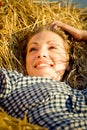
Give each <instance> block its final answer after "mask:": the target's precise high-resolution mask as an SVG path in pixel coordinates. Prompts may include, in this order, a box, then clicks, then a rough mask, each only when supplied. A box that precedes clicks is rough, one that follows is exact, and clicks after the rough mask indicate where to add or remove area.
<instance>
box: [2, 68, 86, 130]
mask: <svg viewBox="0 0 87 130" xmlns="http://www.w3.org/2000/svg"><path fill="white" fill-rule="evenodd" d="M0 106H1V107H2V108H3V109H4V110H5V111H6V112H7V113H8V114H9V115H11V116H13V117H17V118H21V119H22V118H23V117H24V115H26V116H27V119H28V121H29V122H30V123H33V124H36V125H40V126H43V127H46V128H48V130H87V89H85V90H81V91H80V90H76V89H72V88H71V87H70V86H69V85H68V84H66V83H64V82H59V81H55V80H52V79H48V78H41V77H30V76H23V75H22V74H19V73H17V72H16V71H13V72H12V71H6V70H5V69H0Z"/></svg>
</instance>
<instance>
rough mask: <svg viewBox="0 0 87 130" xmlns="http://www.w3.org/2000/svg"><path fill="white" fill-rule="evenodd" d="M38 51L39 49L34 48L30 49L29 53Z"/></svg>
mask: <svg viewBox="0 0 87 130" xmlns="http://www.w3.org/2000/svg"><path fill="white" fill-rule="evenodd" d="M36 50H37V48H35V47H32V48H30V49H29V52H33V51H36Z"/></svg>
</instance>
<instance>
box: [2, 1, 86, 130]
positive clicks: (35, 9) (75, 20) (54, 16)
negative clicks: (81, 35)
mask: <svg viewBox="0 0 87 130" xmlns="http://www.w3.org/2000/svg"><path fill="white" fill-rule="evenodd" d="M53 20H60V21H62V22H65V23H67V24H69V25H72V26H73V27H75V28H78V29H87V8H77V5H75V4H74V5H73V4H72V1H71V0H68V2H67V3H66V0H65V1H64V0H63V1H60V2H54V3H49V2H47V1H46V0H39V1H38V0H34V1H33V0H1V2H0V67H3V68H6V69H9V70H14V69H15V70H17V71H19V72H21V73H24V70H25V67H24V64H23V61H22V56H21V53H20V52H19V50H20V49H19V48H20V46H22V45H23V43H22V42H20V41H22V40H23V39H24V37H25V35H26V34H27V32H28V31H29V30H33V29H34V28H35V27H36V26H40V25H45V24H47V23H51V22H52V21H53ZM19 43H20V44H19ZM73 46H74V51H73V54H72V58H73V59H74V61H75V62H74V64H73V67H72V72H71V73H70V75H69V77H68V80H69V82H70V84H71V86H74V87H76V86H79V84H80V88H82V87H83V88H85V86H87V81H86V79H87V60H86V57H87V44H86V43H84V42H76V41H74V40H73ZM22 51H23V50H21V52H22ZM75 70H77V71H78V72H77V71H75ZM79 78H80V79H81V82H79ZM83 84H84V85H83ZM82 85H83V86H82ZM6 118H8V117H6ZM0 119H1V117H0ZM6 130H7V129H6ZM8 130H12V129H11V128H8ZM18 130H19V129H18ZM20 130H21V129H20ZM29 130H30V129H29ZM33 130H34V129H33ZM38 130H40V129H38Z"/></svg>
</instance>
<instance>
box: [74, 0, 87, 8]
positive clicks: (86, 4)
mask: <svg viewBox="0 0 87 130" xmlns="http://www.w3.org/2000/svg"><path fill="white" fill-rule="evenodd" d="M72 2H73V3H79V4H81V7H87V0H72Z"/></svg>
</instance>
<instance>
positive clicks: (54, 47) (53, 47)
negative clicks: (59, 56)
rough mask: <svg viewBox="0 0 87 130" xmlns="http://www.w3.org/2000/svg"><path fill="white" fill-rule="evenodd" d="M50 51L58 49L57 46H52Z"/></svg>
mask: <svg viewBox="0 0 87 130" xmlns="http://www.w3.org/2000/svg"><path fill="white" fill-rule="evenodd" d="M49 49H50V50H52V49H57V47H56V46H50V47H49Z"/></svg>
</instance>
